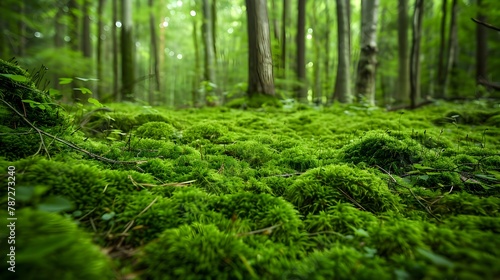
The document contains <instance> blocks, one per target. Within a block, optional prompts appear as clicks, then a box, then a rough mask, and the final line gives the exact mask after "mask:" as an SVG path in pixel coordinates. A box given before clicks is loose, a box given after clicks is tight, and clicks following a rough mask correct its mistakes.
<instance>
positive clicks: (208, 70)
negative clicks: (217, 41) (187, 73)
mask: <svg viewBox="0 0 500 280" xmlns="http://www.w3.org/2000/svg"><path fill="white" fill-rule="evenodd" d="M212 27H213V25H212V10H211V7H210V3H209V0H203V25H202V33H203V45H204V51H205V61H204V62H205V63H204V71H203V79H204V81H205V82H206V83H209V84H211V85H205V86H204V89H205V98H204V99H205V104H208V105H209V106H214V105H216V104H217V100H216V94H215V92H216V91H215V88H214V87H216V85H217V82H216V77H215V52H214V43H213V41H212V40H213V33H212V32H213V30H212Z"/></svg>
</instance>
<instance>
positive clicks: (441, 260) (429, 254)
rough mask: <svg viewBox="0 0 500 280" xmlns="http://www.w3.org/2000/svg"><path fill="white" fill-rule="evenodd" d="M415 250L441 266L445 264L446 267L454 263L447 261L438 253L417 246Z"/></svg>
mask: <svg viewBox="0 0 500 280" xmlns="http://www.w3.org/2000/svg"><path fill="white" fill-rule="evenodd" d="M417 252H418V253H420V254H421V255H422V256H424V257H426V258H428V259H429V260H430V261H431V262H433V263H434V264H436V265H441V266H446V267H450V268H451V267H453V266H454V264H453V263H452V262H451V261H449V260H448V259H447V258H445V257H443V256H440V255H438V254H435V253H433V252H431V251H428V250H425V249H422V248H417Z"/></svg>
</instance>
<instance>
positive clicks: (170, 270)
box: [143, 224, 258, 279]
mask: <svg viewBox="0 0 500 280" xmlns="http://www.w3.org/2000/svg"><path fill="white" fill-rule="evenodd" d="M145 252H146V255H145V256H144V258H143V263H144V265H145V266H146V267H147V270H146V271H145V276H146V277H147V278H151V279H252V278H256V275H255V272H254V271H253V270H252V266H251V264H252V263H254V262H255V260H256V258H257V257H258V255H257V254H256V253H255V252H254V251H253V250H252V249H251V248H249V247H248V246H247V245H245V243H243V241H242V240H241V239H238V238H237V237H235V236H234V235H233V234H231V233H225V232H221V231H219V230H218V229H217V227H215V226H213V225H202V224H193V225H192V226H188V225H183V226H181V227H179V228H178V229H170V230H166V231H165V232H164V233H163V234H162V235H161V236H160V238H159V239H158V240H157V241H155V242H152V243H151V244H149V245H148V246H146V248H145Z"/></svg>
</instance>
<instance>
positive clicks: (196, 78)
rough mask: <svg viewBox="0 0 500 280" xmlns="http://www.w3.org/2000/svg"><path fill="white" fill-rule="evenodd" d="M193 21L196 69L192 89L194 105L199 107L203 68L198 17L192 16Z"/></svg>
mask: <svg viewBox="0 0 500 280" xmlns="http://www.w3.org/2000/svg"><path fill="white" fill-rule="evenodd" d="M191 18H192V21H193V45H194V61H195V69H194V79H193V88H192V91H191V95H192V101H193V105H194V106H195V107H199V106H200V105H201V104H200V98H199V94H198V89H199V87H200V77H201V74H200V68H201V63H200V48H199V42H198V24H197V23H198V22H197V20H196V17H194V16H192V17H191Z"/></svg>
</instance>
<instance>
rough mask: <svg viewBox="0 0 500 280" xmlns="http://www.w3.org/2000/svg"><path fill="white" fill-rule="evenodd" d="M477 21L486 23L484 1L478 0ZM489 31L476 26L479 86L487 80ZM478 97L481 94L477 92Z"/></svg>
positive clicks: (477, 80)
mask: <svg viewBox="0 0 500 280" xmlns="http://www.w3.org/2000/svg"><path fill="white" fill-rule="evenodd" d="M477 8H478V13H477V20H479V21H482V22H485V21H486V16H485V15H484V13H483V9H484V6H483V0H477ZM487 32H488V29H487V28H486V27H485V26H483V25H480V24H476V83H478V84H479V81H480V80H486V79H487V63H486V62H487V60H488V44H487V43H488V40H487ZM477 94H478V97H480V96H479V95H481V92H480V91H478V92H477Z"/></svg>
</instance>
